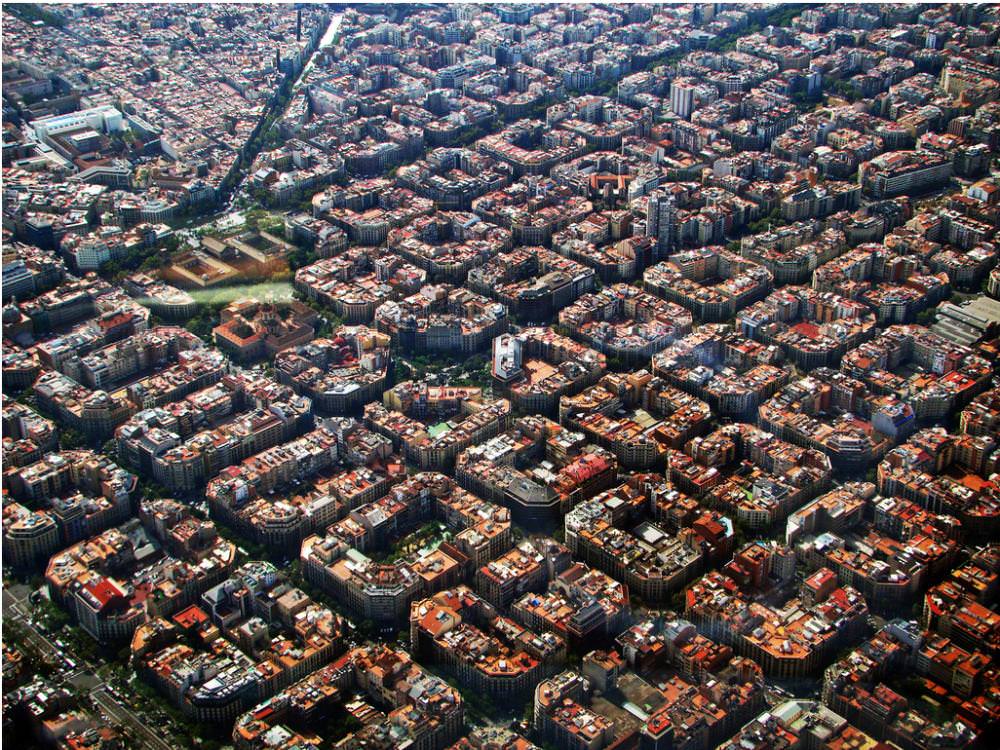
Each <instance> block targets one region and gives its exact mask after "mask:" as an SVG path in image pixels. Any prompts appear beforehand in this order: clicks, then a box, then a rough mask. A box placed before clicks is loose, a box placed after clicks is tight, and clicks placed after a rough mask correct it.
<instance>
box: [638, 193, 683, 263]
mask: <svg viewBox="0 0 1000 750" xmlns="http://www.w3.org/2000/svg"><path fill="white" fill-rule="evenodd" d="M646 236H647V237H655V238H656V248H657V251H658V254H659V256H660V257H661V258H662V257H665V256H666V255H668V254H669V253H670V252H671V251H672V250H673V249H674V248H675V247H676V245H677V204H676V203H675V202H674V198H673V196H671V195H665V194H664V193H662V192H660V191H657V192H655V193H653V194H651V195H650V196H649V197H648V198H647V199H646Z"/></svg>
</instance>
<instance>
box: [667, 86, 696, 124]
mask: <svg viewBox="0 0 1000 750" xmlns="http://www.w3.org/2000/svg"><path fill="white" fill-rule="evenodd" d="M696 90H697V87H696V85H695V84H694V83H693V82H691V81H687V80H684V79H676V80H674V81H672V82H671V83H670V111H671V112H673V113H674V114H676V115H678V116H680V117H683V118H684V119H685V120H686V119H687V118H689V117H690V116H691V113H692V112H694V101H695V93H696Z"/></svg>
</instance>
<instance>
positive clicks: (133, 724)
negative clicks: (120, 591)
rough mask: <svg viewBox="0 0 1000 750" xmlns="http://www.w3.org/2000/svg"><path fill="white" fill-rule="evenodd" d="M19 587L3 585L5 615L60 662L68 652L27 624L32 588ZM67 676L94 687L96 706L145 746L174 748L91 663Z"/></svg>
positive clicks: (157, 749)
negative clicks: (111, 689) (112, 690)
mask: <svg viewBox="0 0 1000 750" xmlns="http://www.w3.org/2000/svg"><path fill="white" fill-rule="evenodd" d="M16 588H18V589H20V588H24V589H25V592H24V593H23V594H21V595H20V596H19V595H18V594H17V593H14V592H12V591H11V589H10V588H8V587H4V588H3V592H2V594H3V615H4V618H5V619H6V618H10V619H13V620H15V621H18V622H20V623H21V624H22V625H24V629H25V633H26V636H25V637H26V638H27V640H28V641H29V643H30V645H32V646H33V647H34V648H36V649H37V650H38V651H39V653H41V654H42V656H43V658H47V659H48V660H50V661H51V662H52V663H54V664H61V663H62V662H63V658H64V656H67V655H68V654H66V655H64V654H63V652H62V650H61V649H59V648H58V647H57V646H56V645H55V644H54V643H52V641H50V640H49V639H48V638H47V637H46V636H44V635H42V634H41V633H39V632H38V631H37V630H35V628H34V627H33V626H32V625H29V624H28V611H29V608H30V605H29V604H28V596H29V594H30V589H28V588H27V587H26V586H25V587H16ZM78 660H79V659H78ZM64 679H65V680H66V681H68V682H72V683H74V684H77V683H82V684H84V685H86V684H89V685H92V686H94V687H93V689H92V690H91V691H90V698H91V700H92V701H93V702H94V704H95V706H99V707H100V709H101V710H103V711H104V713H106V714H107V715H108V716H109V717H110V718H111V719H113V720H114V721H117V722H118V723H120V724H122V725H125V726H127V727H128V728H129V730H131V738H132V739H133V740H136V741H138V742H140V743H141V744H142V746H144V747H147V748H153V749H154V750H173V747H174V746H173V745H171V744H170V743H169V742H166V741H165V740H164V739H163V738H162V737H160V736H159V735H158V734H156V733H155V732H153V731H152V730H151V729H150V728H149V727H148V726H146V724H144V723H143V721H142V719H141V718H140V717H139V716H137V715H136V714H134V713H133V712H132V710H131V709H130V708H128V707H127V706H125V705H123V704H122V703H120V702H119V701H118V700H117V699H116V698H114V697H113V696H111V694H110V693H108V691H107V685H105V683H104V682H103V681H102V680H101V679H100V678H99V677H98V676H97V675H96V674H95V673H94V671H93V667H92V665H90V664H80V666H79V668H78V669H76V670H74V671H73V673H72V674H70V675H67V676H65V677H64Z"/></svg>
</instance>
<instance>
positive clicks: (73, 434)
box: [59, 427, 87, 451]
mask: <svg viewBox="0 0 1000 750" xmlns="http://www.w3.org/2000/svg"><path fill="white" fill-rule="evenodd" d="M59 447H60V448H62V449H63V450H64V451H71V450H78V449H80V448H86V447H87V438H86V437H85V436H84V435H83V434H81V433H80V432H78V431H77V430H74V429H73V428H72V427H67V428H65V429H63V430H61V431H60V433H59Z"/></svg>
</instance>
